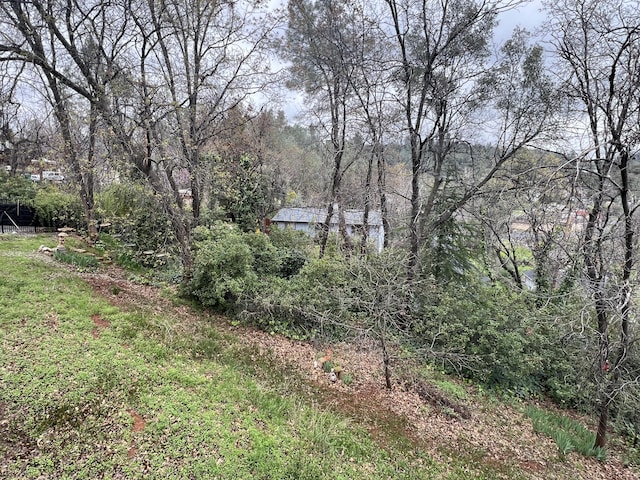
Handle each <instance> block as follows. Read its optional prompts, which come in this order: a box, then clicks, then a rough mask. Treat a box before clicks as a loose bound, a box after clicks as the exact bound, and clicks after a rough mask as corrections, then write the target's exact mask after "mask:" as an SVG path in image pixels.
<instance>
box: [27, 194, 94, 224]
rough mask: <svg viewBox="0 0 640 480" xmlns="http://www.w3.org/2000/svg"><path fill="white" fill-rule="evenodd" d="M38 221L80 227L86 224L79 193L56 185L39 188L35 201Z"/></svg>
mask: <svg viewBox="0 0 640 480" xmlns="http://www.w3.org/2000/svg"><path fill="white" fill-rule="evenodd" d="M33 206H34V208H35V210H36V217H37V218H38V221H39V222H40V223H41V224H43V225H47V226H51V227H61V226H68V227H73V228H80V227H81V226H82V225H84V224H85V223H86V222H85V218H84V211H83V207H82V203H81V201H80V198H79V197H78V196H77V195H74V194H71V193H67V192H64V191H62V190H61V189H60V188H59V187H58V186H56V185H51V184H50V185H45V186H42V187H40V188H39V189H38V191H37V193H36V196H35V198H34V201H33Z"/></svg>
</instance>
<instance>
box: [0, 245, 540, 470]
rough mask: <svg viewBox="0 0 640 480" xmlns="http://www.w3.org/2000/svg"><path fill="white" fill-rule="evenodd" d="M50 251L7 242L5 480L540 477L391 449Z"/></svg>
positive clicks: (0, 397) (0, 363) (396, 443)
mask: <svg viewBox="0 0 640 480" xmlns="http://www.w3.org/2000/svg"><path fill="white" fill-rule="evenodd" d="M40 243H44V241H43V240H42V239H39V238H37V237H33V238H30V239H26V240H25V239H17V238H15V237H9V238H7V237H0V271H2V272H3V275H2V276H1V277H0V478H87V479H91V478H163V479H164V478H221V479H233V478H243V479H244V478H265V479H266V478H270V479H284V478H292V479H293V478H296V479H305V478H309V479H321V478H327V479H333V478H335V479H339V478H344V479H358V478H393V479H402V478H407V479H409V478H411V479H420V478H425V479H430V478H433V479H451V480H455V479H494V478H505V479H518V478H529V477H528V476H524V474H520V473H518V472H517V471H516V470H515V469H513V468H509V467H507V468H505V465H502V464H499V465H495V464H492V463H491V462H484V461H482V460H478V459H473V458H469V457H468V456H466V457H465V456H459V457H456V455H455V454H453V455H451V456H449V455H447V456H446V457H447V458H446V460H435V459H433V458H431V457H429V456H428V455H427V454H425V453H423V451H422V449H421V448H420V446H419V445H418V444H415V443H412V442H410V441H409V440H408V439H407V438H402V436H401V435H400V434H398V436H397V437H394V439H393V441H391V442H389V441H388V440H389V438H387V439H386V441H385V442H384V447H381V445H380V443H379V439H374V438H372V437H371V436H370V435H369V433H367V431H366V430H365V429H364V428H362V427H361V426H359V425H358V424H357V421H354V419H351V418H349V417H346V416H341V415H339V414H336V413H333V412H332V411H330V410H328V409H327V408H325V407H321V406H319V404H318V402H316V401H315V399H314V398H313V395H310V394H309V393H305V392H308V389H306V388H301V382H302V380H300V379H296V378H292V377H291V376H287V377H284V376H283V374H282V373H281V371H282V369H279V368H276V366H274V364H273V362H274V360H273V358H272V357H270V355H269V354H268V353H266V354H262V353H259V352H257V351H254V350H251V349H248V348H247V347H243V346H241V345H240V344H239V343H238V342H236V340H235V339H234V338H231V337H230V336H228V335H225V334H224V333H221V332H222V331H221V330H219V329H216V327H215V325H213V324H212V322H211V321H208V320H206V319H204V318H203V319H196V320H194V319H193V318H187V316H183V315H180V311H181V310H180V309H167V308H158V307H157V306H155V305H153V304H145V302H144V301H141V302H139V304H138V306H137V307H136V308H124V309H123V308H119V307H115V306H114V305H112V304H110V303H109V302H107V301H106V300H105V299H104V298H102V297H100V296H98V295H97V294H96V293H95V292H94V291H93V290H92V289H91V288H90V287H89V286H88V285H87V284H86V283H85V282H84V281H83V280H82V279H81V278H80V277H78V276H77V275H75V274H74V273H72V272H70V271H68V270H67V269H64V268H61V267H60V266H59V265H58V264H57V263H54V262H51V261H47V260H46V257H43V256H40V255H35V254H33V253H31V252H33V251H35V250H36V249H37V247H38V245H39V244H40ZM279 372H280V373H279ZM382 428H383V429H384V428H385V427H384V425H383V426H382ZM394 435H396V434H395V433H394Z"/></svg>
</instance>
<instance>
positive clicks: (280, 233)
mask: <svg viewBox="0 0 640 480" xmlns="http://www.w3.org/2000/svg"><path fill="white" fill-rule="evenodd" d="M269 238H270V240H271V244H272V245H273V246H274V247H275V248H276V249H277V251H278V254H279V256H280V271H279V274H278V275H279V276H280V277H283V278H291V277H293V276H294V275H297V274H298V273H299V272H300V270H302V267H304V265H305V264H306V263H307V261H308V260H309V259H310V258H311V255H312V252H313V239H312V238H311V237H309V236H308V235H307V234H305V233H304V232H301V231H298V230H293V229H290V228H284V229H281V228H278V227H277V226H275V225H274V226H272V227H271V232H270V234H269Z"/></svg>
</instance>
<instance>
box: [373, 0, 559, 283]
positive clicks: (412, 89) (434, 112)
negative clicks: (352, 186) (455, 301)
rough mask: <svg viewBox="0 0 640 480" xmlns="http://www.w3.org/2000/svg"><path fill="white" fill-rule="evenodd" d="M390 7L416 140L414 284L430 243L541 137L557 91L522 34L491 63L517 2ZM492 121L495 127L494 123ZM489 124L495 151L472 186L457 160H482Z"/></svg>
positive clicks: (393, 0)
mask: <svg viewBox="0 0 640 480" xmlns="http://www.w3.org/2000/svg"><path fill="white" fill-rule="evenodd" d="M385 3H386V5H387V7H388V12H389V14H388V16H389V19H390V24H391V25H392V27H393V42H394V46H393V56H394V64H393V65H394V67H395V72H394V76H393V77H392V79H393V80H394V84H395V86H396V90H397V96H398V98H397V102H398V103H399V104H400V105H401V108H402V111H403V114H404V130H405V132H406V134H407V135H408V138H409V142H410V154H411V170H412V171H411V199H410V202H411V208H410V210H411V211H410V219H409V244H410V252H411V255H410V261H409V275H410V276H411V275H415V274H416V273H417V266H418V254H419V250H420V246H421V245H422V244H423V243H424V239H425V236H429V235H431V236H437V235H438V233H437V232H438V230H439V229H440V228H441V227H443V226H445V225H446V224H448V223H450V221H451V219H452V217H453V215H454V213H455V212H456V211H457V210H458V209H459V208H461V207H462V206H463V205H465V204H466V203H467V202H469V201H470V200H471V199H472V198H474V197H475V196H476V195H477V194H478V193H480V192H481V190H482V188H483V187H484V186H485V185H486V184H487V182H488V181H489V180H490V179H491V177H492V176H493V175H494V174H495V173H496V172H498V171H499V170H500V168H501V167H502V166H503V165H504V164H505V163H506V162H507V161H509V160H510V159H511V158H513V155H514V154H515V153H517V151H519V150H520V149H521V148H523V147H524V146H525V145H527V144H528V143H530V142H531V141H533V140H534V139H535V138H536V137H538V136H539V135H540V134H541V133H542V131H543V128H544V126H545V123H546V121H547V120H548V118H549V115H550V113H551V111H552V102H551V101H550V100H551V97H550V92H551V90H550V84H549V82H548V79H547V78H546V77H545V76H544V75H542V74H541V71H542V66H543V63H542V59H541V52H542V50H541V49H540V48H532V47H529V46H528V45H527V44H526V42H525V40H526V37H525V35H524V34H523V33H521V32H517V33H516V35H515V37H514V38H513V39H512V40H511V41H509V42H507V44H505V46H504V47H503V49H502V52H501V61H500V62H498V63H497V64H496V65H495V67H492V66H491V65H490V64H489V60H490V54H491V51H490V49H489V45H490V41H491V39H492V35H493V29H494V26H495V24H496V18H497V15H498V14H499V13H500V12H502V11H504V10H506V9H508V8H511V7H513V6H514V3H513V2H509V1H501V0H497V1H489V2H484V1H482V2H475V1H473V2H461V1H457V0H445V1H431V0H424V1H422V2H420V1H415V0H385ZM490 67H491V68H490ZM483 79H484V80H483ZM487 86H490V87H489V88H483V87H487ZM481 114H484V116H483V118H482V120H481V121H478V117H479V116H480V115H481ZM487 114H488V115H487ZM488 116H490V117H493V118H494V119H495V120H494V121H493V122H487V117H488ZM483 123H484V125H485V126H486V125H487V124H488V123H491V125H492V130H491V131H490V132H488V138H490V139H491V141H493V142H495V143H496V148H495V149H494V150H493V152H491V154H490V155H489V157H488V158H485V159H484V161H485V165H489V167H488V168H487V169H485V170H480V171H477V170H474V171H473V172H472V175H471V176H467V177H466V178H465V177H464V176H461V175H460V173H461V172H460V171H459V169H458V168H457V165H456V158H460V156H461V155H465V156H467V157H470V158H472V159H473V158H474V156H475V155H476V154H477V153H476V152H473V151H472V150H471V149H469V145H471V144H473V143H477V142H478V140H481V139H479V138H475V139H474V135H477V134H478V132H482V131H483ZM474 140H475V141H474ZM485 141H486V138H485ZM423 190H425V191H424V193H423Z"/></svg>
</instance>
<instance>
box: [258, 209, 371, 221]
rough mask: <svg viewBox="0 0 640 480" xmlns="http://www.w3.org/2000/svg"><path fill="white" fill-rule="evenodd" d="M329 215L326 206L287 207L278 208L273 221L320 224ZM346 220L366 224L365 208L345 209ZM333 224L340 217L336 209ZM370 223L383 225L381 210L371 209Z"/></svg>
mask: <svg viewBox="0 0 640 480" xmlns="http://www.w3.org/2000/svg"><path fill="white" fill-rule="evenodd" d="M326 216H327V210H326V209H325V208H314V207H286V208H281V209H280V210H278V213H276V214H275V215H274V216H273V218H272V219H271V221H272V222H286V223H304V224H310V225H311V224H319V223H322V222H324V219H325V217H326ZM344 217H345V222H346V223H347V225H363V224H364V211H363V210H345V211H344ZM330 223H331V224H337V223H338V218H337V216H336V212H335V210H334V214H333V216H332V217H331V222H330ZM367 223H368V224H369V225H382V215H381V214H380V212H378V211H375V210H371V211H369V218H368V222H367Z"/></svg>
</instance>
